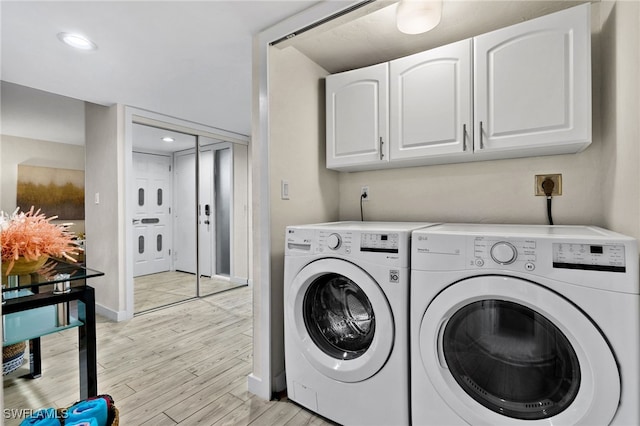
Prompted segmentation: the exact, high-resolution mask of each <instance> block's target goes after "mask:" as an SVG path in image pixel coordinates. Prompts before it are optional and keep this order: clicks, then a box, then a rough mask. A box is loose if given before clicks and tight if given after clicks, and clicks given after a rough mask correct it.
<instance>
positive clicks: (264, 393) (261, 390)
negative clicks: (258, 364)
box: [247, 373, 271, 401]
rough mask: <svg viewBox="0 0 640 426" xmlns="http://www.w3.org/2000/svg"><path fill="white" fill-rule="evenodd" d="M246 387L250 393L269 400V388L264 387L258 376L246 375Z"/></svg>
mask: <svg viewBox="0 0 640 426" xmlns="http://www.w3.org/2000/svg"><path fill="white" fill-rule="evenodd" d="M247 388H248V390H249V392H251V393H252V394H254V395H256V396H258V397H260V398H262V399H265V400H267V401H269V400H270V399H271V389H265V385H264V383H263V381H262V379H261V378H260V377H257V376H255V375H253V373H251V374H249V375H248V376H247Z"/></svg>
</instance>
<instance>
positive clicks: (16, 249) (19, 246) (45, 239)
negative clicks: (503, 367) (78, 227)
mask: <svg viewBox="0 0 640 426" xmlns="http://www.w3.org/2000/svg"><path fill="white" fill-rule="evenodd" d="M56 218H57V216H52V217H50V218H48V219H47V218H46V217H45V215H44V214H42V213H40V210H38V211H36V212H35V213H34V211H33V207H31V209H30V210H29V211H28V212H26V213H24V212H20V211H19V208H17V209H16V210H15V211H14V212H13V214H11V215H10V216H7V215H6V214H5V213H4V212H3V213H2V216H1V217H0V239H1V240H2V263H5V262H6V263H7V264H8V265H7V270H6V274H7V275H9V272H11V269H12V268H13V266H14V264H15V262H16V260H18V259H20V258H21V257H23V258H24V259H25V260H28V261H34V260H38V259H39V258H40V257H41V256H53V257H59V258H65V259H67V260H70V261H72V262H75V261H76V260H75V259H74V258H73V257H71V255H77V254H79V252H80V250H81V249H80V248H79V247H78V246H77V244H76V242H75V240H74V235H73V233H72V232H71V231H69V224H63V225H56V224H53V223H51V221H52V220H54V219H56Z"/></svg>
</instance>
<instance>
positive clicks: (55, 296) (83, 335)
mask: <svg viewBox="0 0 640 426" xmlns="http://www.w3.org/2000/svg"><path fill="white" fill-rule="evenodd" d="M102 275H104V273H102V272H99V271H95V270H92V269H89V268H86V267H84V266H82V265H79V264H72V263H67V262H63V261H59V260H50V261H48V262H47V263H46V264H45V266H44V267H43V268H41V269H40V270H39V271H38V272H36V273H32V274H29V275H25V276H10V277H2V278H3V283H4V282H5V281H6V280H7V278H9V280H8V282H9V284H8V285H4V284H3V288H2V303H3V304H2V323H3V335H2V345H3V346H7V345H11V344H15V343H20V342H23V341H25V340H28V341H29V352H30V357H29V364H30V374H29V375H28V376H29V377H31V378H37V377H40V376H41V375H42V365H41V361H42V358H41V355H42V352H41V343H40V337H41V336H45V335H47V334H51V333H56V332H58V331H62V330H65V329H69V328H74V327H77V328H78V352H79V368H80V399H86V398H89V397H92V396H97V394H98V382H97V354H96V313H95V292H94V289H93V288H92V287H90V286H88V285H87V279H89V278H93V277H98V276H102ZM65 284H66V286H67V289H66V291H65V292H62V293H60V292H58V291H56V292H54V289H56V287H64V286H65ZM58 289H59V288H58ZM58 289H56V290H58ZM61 316H63V317H64V318H63V320H61V319H60V317H61Z"/></svg>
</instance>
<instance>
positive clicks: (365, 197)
mask: <svg viewBox="0 0 640 426" xmlns="http://www.w3.org/2000/svg"><path fill="white" fill-rule="evenodd" d="M360 198H362V199H363V200H364V201H369V200H370V199H371V193H370V192H369V186H368V185H366V186H363V187H362V189H361V190H360Z"/></svg>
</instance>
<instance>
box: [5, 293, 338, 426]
mask: <svg viewBox="0 0 640 426" xmlns="http://www.w3.org/2000/svg"><path fill="white" fill-rule="evenodd" d="M251 305H252V304H251V289H250V288H248V287H242V288H239V289H234V290H230V291H226V292H223V293H218V294H216V295H213V296H210V297H206V298H202V299H194V300H191V301H188V302H185V303H182V304H178V305H174V306H171V307H168V308H165V309H161V310H157V311H153V312H149V313H146V314H143V315H139V316H136V317H134V318H133V319H132V320H130V321H127V322H120V323H115V322H110V321H107V320H104V319H100V320H99V322H98V324H97V334H98V341H97V346H98V392H99V393H107V394H110V395H111V396H113V398H114V400H115V403H116V407H118V409H119V410H120V425H122V426H137V425H149V426H162V425H176V424H179V425H254V426H264V425H289V426H295V425H329V424H330V423H328V422H326V421H325V420H323V419H322V418H320V417H317V416H315V415H314V414H313V413H311V412H309V411H306V410H304V409H302V408H300V407H299V406H297V405H295V404H292V403H290V402H287V401H265V400H262V399H260V398H258V397H256V396H254V395H252V394H250V393H249V392H248V391H247V376H248V374H250V372H251V364H252V321H251ZM77 344H78V338H77V329H71V330H66V331H63V332H60V333H56V334H53V335H49V336H45V337H43V338H42V351H43V355H42V367H43V375H42V377H41V378H39V379H35V380H28V379H24V378H21V377H20V376H21V375H23V374H25V373H26V372H28V363H26V364H25V365H23V366H22V367H21V368H20V369H18V370H17V371H15V372H13V373H11V374H10V375H8V376H5V378H4V408H5V410H7V409H9V410H11V409H18V410H19V409H37V408H42V407H67V406H69V405H71V404H73V403H74V402H75V401H77V399H78V396H79V395H78V392H79V390H78V380H79V379H78V355H77ZM19 423H20V420H19V419H5V424H6V425H7V426H11V425H18V424H19Z"/></svg>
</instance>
